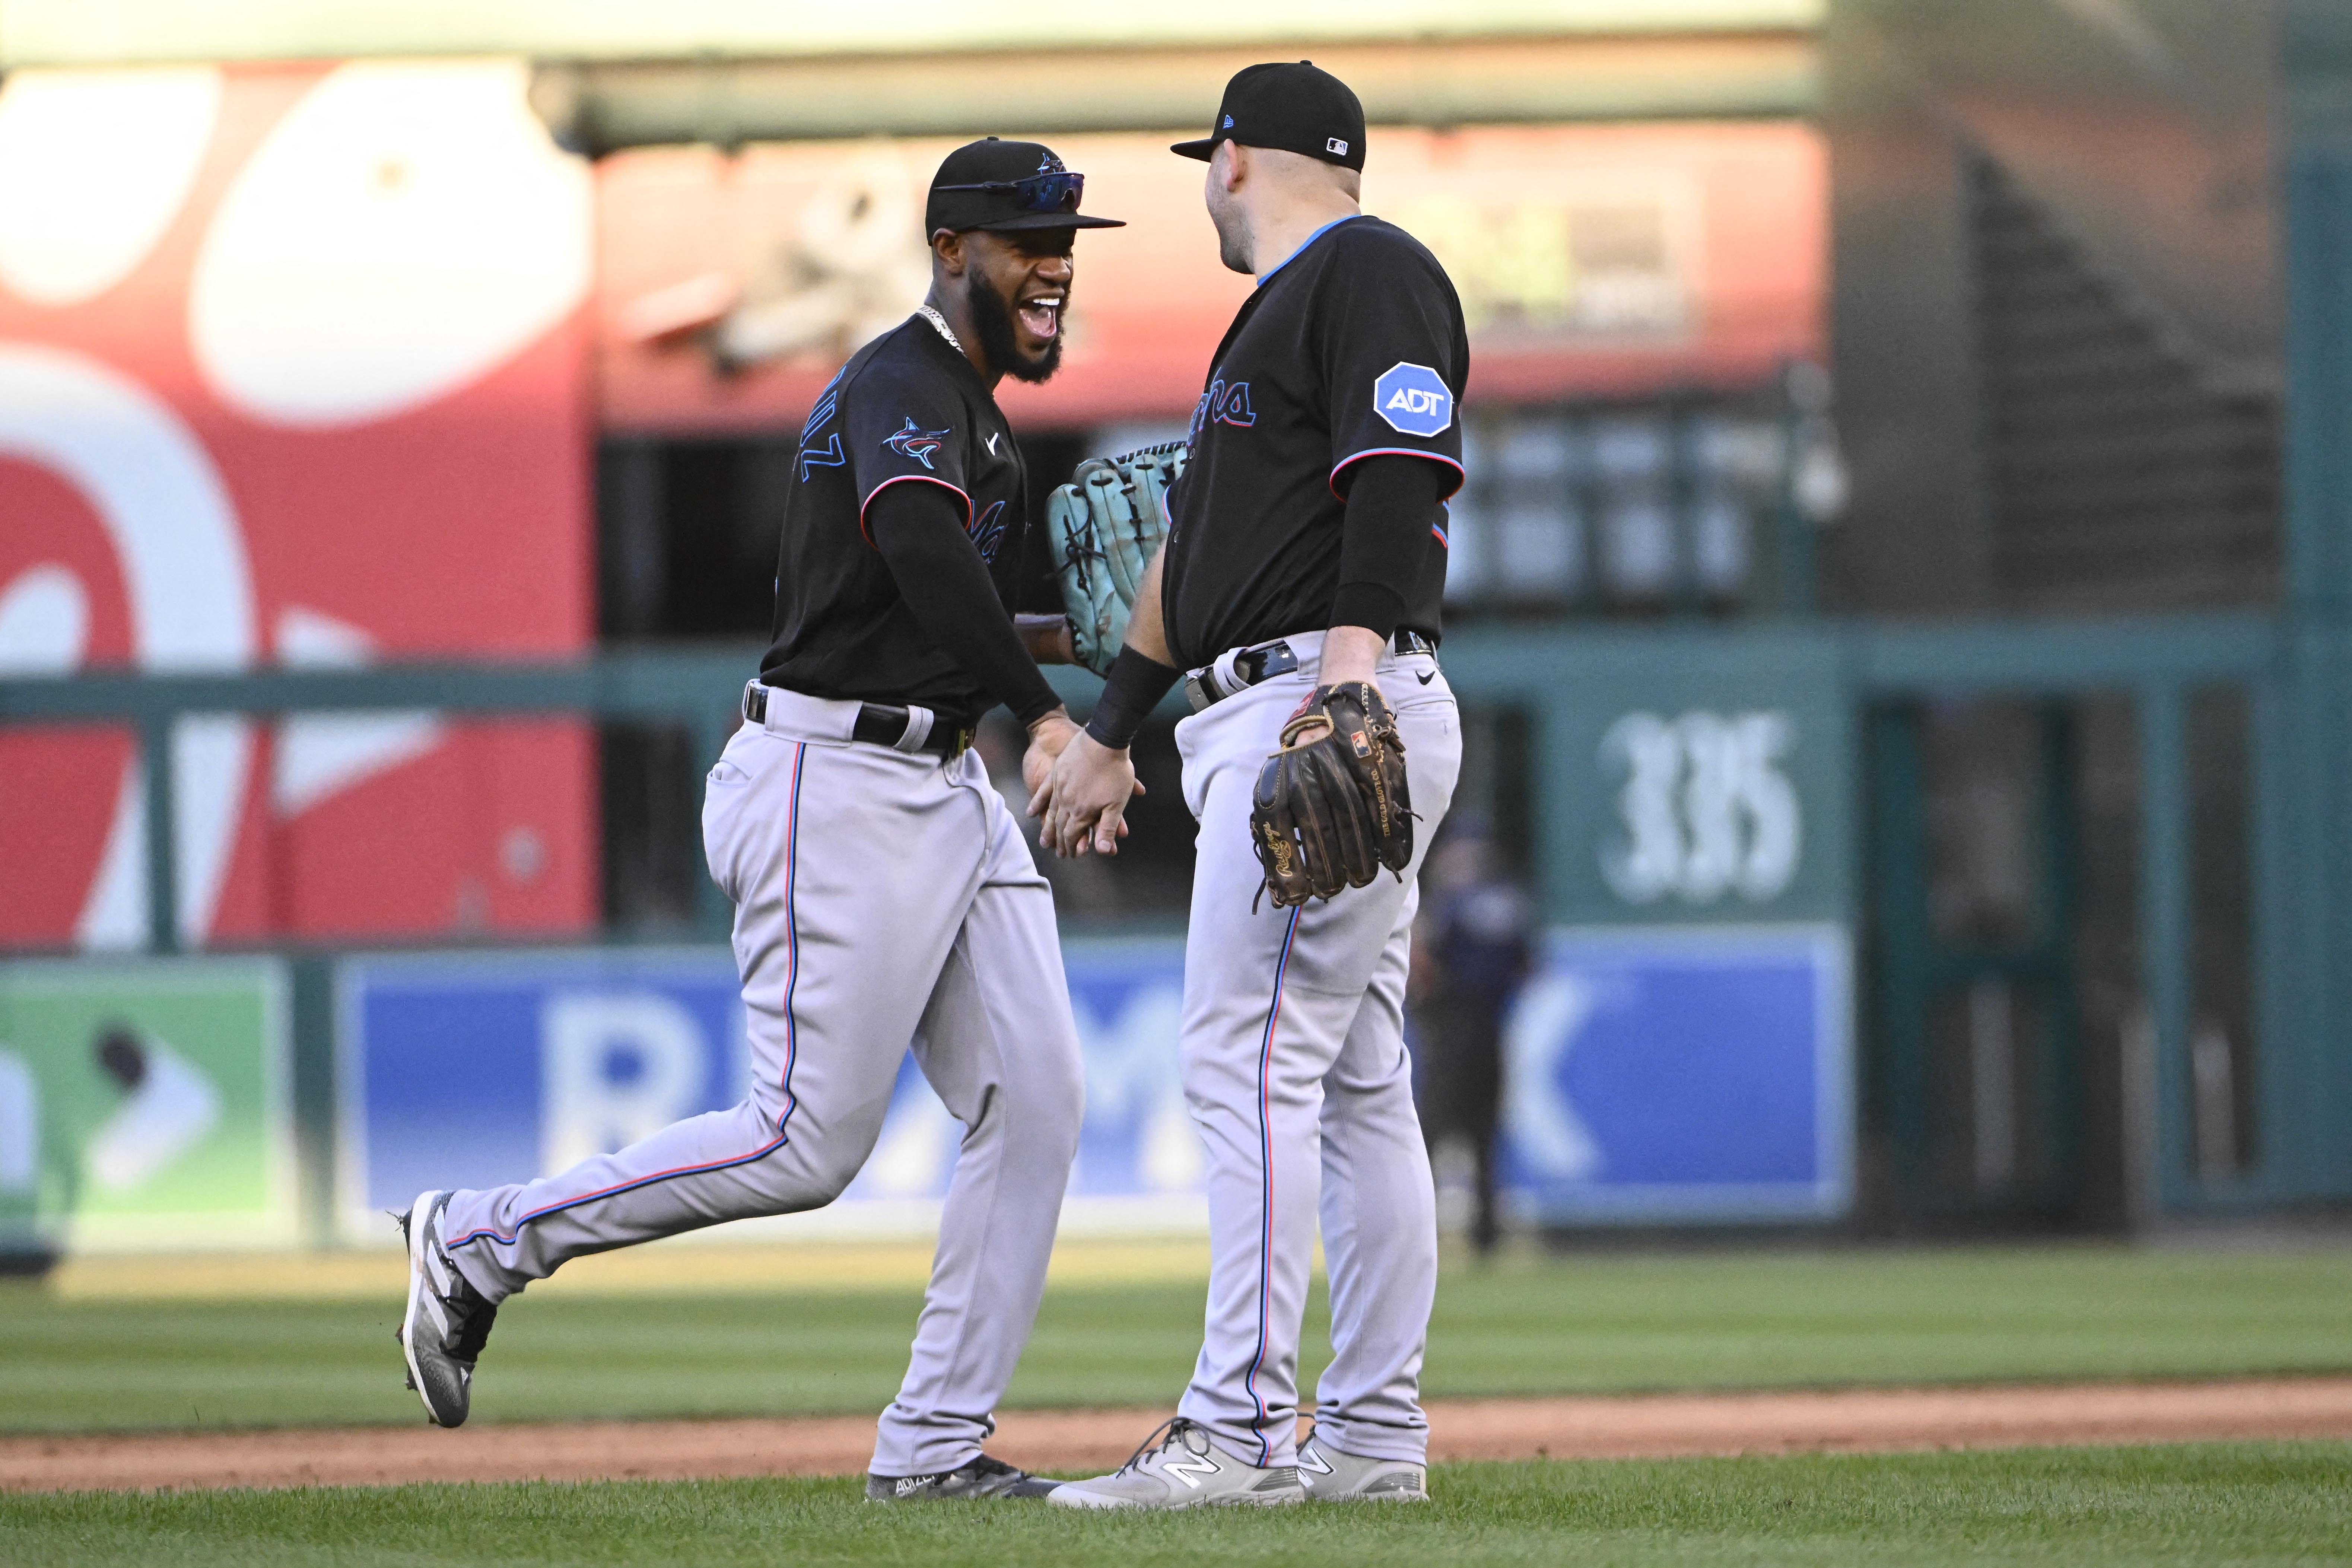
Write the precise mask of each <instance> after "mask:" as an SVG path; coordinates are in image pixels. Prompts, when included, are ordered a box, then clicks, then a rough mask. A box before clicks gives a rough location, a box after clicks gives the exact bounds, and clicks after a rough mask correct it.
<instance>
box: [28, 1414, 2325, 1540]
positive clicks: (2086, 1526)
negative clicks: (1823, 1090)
mask: <svg viewBox="0 0 2352 1568" xmlns="http://www.w3.org/2000/svg"><path fill="white" fill-rule="evenodd" d="M1431 1486H1432V1490H1433V1492H1434V1494H1435V1496H1436V1500H1435V1501H1434V1502H1433V1504H1432V1505H1431V1506H1430V1507H1428V1508H1425V1509H1414V1508H1399V1507H1395V1506H1393V1505H1390V1506H1373V1507H1348V1506H1344V1505H1328V1504H1327V1505H1323V1506H1319V1507H1312V1506H1310V1507H1307V1508H1297V1509H1289V1510H1282V1511H1280V1512H1276V1513H1257V1512H1251V1513H1247V1514H1244V1513H1241V1512H1238V1511H1234V1510H1223V1511H1219V1512H1215V1513H1198V1514H1173V1515H1170V1514H1160V1515H1150V1516H1132V1515H1129V1516H1122V1517H1116V1518H1106V1517H1102V1516H1097V1515H1073V1514H1070V1513H1067V1512H1065V1511H1064V1510H1058V1509H1053V1508H1050V1507H1048V1506H1046V1505H1044V1504H1039V1503H994V1504H982V1505H977V1506H967V1505H931V1506H925V1507H914V1508H880V1507H874V1506H870V1505H868V1504H866V1503H864V1502H862V1501H860V1500H857V1497H856V1491H855V1489H854V1486H853V1483H850V1482H847V1481H724V1482H717V1481H714V1482H698V1483H691V1484H683V1485H668V1486H663V1485H655V1484H650V1483H619V1484H607V1485H599V1486H579V1487H566V1486H549V1485H530V1486H494V1487H431V1488H426V1487H411V1488H402V1489H387V1490H380V1491H360V1490H352V1491H285V1492H249V1491H247V1492H214V1493H177V1494H173V1493H164V1494H148V1495H144V1496H134V1497H108V1496H98V1495H91V1494H87V1493H85V1494H79V1495H76V1496H69V1497H48V1498H0V1562H6V1563H10V1564H12V1565H13V1568H37V1565H42V1564H53V1563H54V1564H64V1563H117V1562H140V1563H157V1564H164V1565H167V1568H183V1565H185V1568H195V1565H199V1564H212V1563H224V1564H226V1563H237V1564H256V1565H261V1568H275V1565H278V1564H298V1563H333V1564H338V1565H344V1564H358V1563H447V1564H471V1563H692V1564H695V1565H696V1568H720V1565H723V1564H729V1563H758V1564H761V1565H763V1568H764V1565H767V1564H772V1563H795V1564H799V1563H845V1564H848V1563H888V1564H907V1563H959V1564H975V1565H992V1564H1007V1565H1017V1568H1063V1565H1076V1564H1094V1563H1108V1562H1117V1563H1121V1564H1123V1565H1125V1568H1150V1565H1156V1564H1169V1565H1172V1568H1199V1565H1201V1564H1207V1563H1214V1564H1254V1563H1267V1564H1278V1565H1280V1568H1318V1565H1320V1564H1327V1563H1328V1564H1345V1565H1346V1568H1380V1565H1382V1564H1400V1565H1404V1568H1428V1565H1430V1564H1433V1563H1443V1564H1447V1565H1449V1568H1451V1565H1454V1564H1478V1563H1576V1564H1579V1565H1580V1568H1603V1565H1606V1564H1618V1563H1627V1564H1636V1563H1640V1564H1646V1563H1818V1564H1831V1565H1836V1564H1847V1563H1853V1564H1862V1563H1927V1564H1935V1563H2000V1564H2021V1563H2063V1564H2067V1565H2069V1568H2097V1565H2101V1564H2108V1563H2114V1564H2126V1563H2129V1564H2173V1563H2181V1564H2186V1563H2230V1564H2242V1565H2250V1564H2264V1563H2281V1564H2284V1563H2337V1562H2347V1561H2352V1523H2347V1521H2352V1447H2347V1446H2346V1445H2341V1444H2317V1443H2313V1444H2233V1445H2214V1446H2208V1447H2178V1448H2159V1449H2145V1448H2143V1449H2129V1448H2125V1449H2077V1450H2071V1451H2054V1450H2039V1451H2036V1450H2024V1451H2018V1452H2011V1453H1992V1454H1988V1453H1971V1454H1926V1455H1905V1456H1899V1457H1869V1456H1841V1457H1835V1458H1782V1459H1722V1460H1681V1461H1676V1462H1674V1463H1664V1464H1657V1463H1646V1464H1645V1463H1607V1464H1559V1463H1532V1464H1519V1465H1455V1466H1448V1467H1444V1468H1440V1469H1439V1470H1438V1471H1437V1472H1436V1473H1435V1474H1434V1475H1433V1477H1432V1478H1431Z"/></svg>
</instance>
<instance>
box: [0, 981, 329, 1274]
mask: <svg viewBox="0 0 2352 1568" xmlns="http://www.w3.org/2000/svg"><path fill="white" fill-rule="evenodd" d="M288 1024H289V1020H288V1016H287V984H286V974H285V968H284V966H283V965H282V964H280V963H277V962H275V961H271V960H254V959H178V960H173V961H168V962H160V963H159V962H142V961H127V962H122V963H88V962H81V963H16V964H11V965H9V966H8V967H7V968H6V969H5V971H0V1252H9V1251H23V1250H27V1249H28V1248H29V1247H43V1246H46V1247H74V1248H79V1249H88V1248H93V1247H100V1248H102V1247H170V1248H178V1247H265V1246H267V1247H275V1246H286V1245H290V1244H291V1243H292V1242H293V1241H294V1239H295V1215H294V1121H293V1111H292V1096H291V1079H290V1074H289V1032H288Z"/></svg>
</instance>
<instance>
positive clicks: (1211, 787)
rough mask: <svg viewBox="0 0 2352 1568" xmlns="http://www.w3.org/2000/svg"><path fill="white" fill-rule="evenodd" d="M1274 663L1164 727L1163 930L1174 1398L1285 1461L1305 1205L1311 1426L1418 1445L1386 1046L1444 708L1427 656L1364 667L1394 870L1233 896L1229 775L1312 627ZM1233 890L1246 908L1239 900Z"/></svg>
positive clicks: (1406, 1067)
mask: <svg viewBox="0 0 2352 1568" xmlns="http://www.w3.org/2000/svg"><path fill="white" fill-rule="evenodd" d="M1284 640H1285V641H1286V642H1288V643H1289V644H1290V645H1291V647H1292V648H1293V649H1294V650H1296V651H1297V652H1298V653H1299V656H1300V664H1299V668H1298V669H1297V671H1295V672H1294V673H1291V674H1288V675H1281V676H1276V677H1274V678H1273V679H1268V680H1265V681H1263V682H1261V683H1259V684H1258V685H1256V686H1253V687H1250V688H1247V689H1244V690H1243V691H1241V692H1239V693H1237V694H1235V695H1234V696H1232V697H1229V698H1226V699H1225V700H1223V701H1221V702H1218V703H1216V704H1214V705H1213V706H1212V707H1210V708H1208V709H1206V710H1203V711H1202V712H1200V713H1196V714H1194V715H1193V716H1192V718H1190V719H1187V720H1185V721H1183V722H1181V723H1180V724H1178V725H1177V726H1176V743H1177V746H1178V749H1179V750H1180V751H1181V753H1182V756H1183V763H1184V799H1185V804H1186V805H1189V806H1191V807H1192V815H1193V816H1195V817H1197V818H1198V819H1199V820H1200V824H1201V829H1200V835H1199V837H1198V840H1197V845H1198V849H1197V854H1196V858H1195V859H1194V862H1193V870H1192V935H1191V940H1190V942H1188V943H1187V945H1186V947H1185V950H1184V1026H1183V1027H1184V1033H1183V1068H1184V1095H1185V1099H1186V1100H1187V1101H1188V1103H1189V1104H1190V1107H1191V1110H1192V1120H1193V1121H1194V1122H1195V1124H1197V1125H1198V1126H1199V1128H1200V1130H1201V1136H1202V1141H1203V1142H1205V1143H1206V1145H1207V1149H1208V1189H1209V1237H1210V1244H1211V1253H1212V1258H1211V1263H1210V1274H1209V1302H1208V1321H1207V1328H1206V1332H1205V1333H1204V1334H1203V1335H1202V1343H1201V1357H1200V1361H1199V1363H1198V1365H1197V1366H1196V1367H1195V1368H1194V1370H1193V1373H1192V1386H1191V1387H1190V1388H1188V1389H1186V1390H1185V1393H1184V1397H1183V1400H1182V1402H1181V1405H1180V1406H1179V1410H1180V1413H1181V1414H1182V1415H1187V1416H1190V1417H1191V1418H1192V1419H1193V1420H1195V1421H1198V1422H1200V1423H1201V1424H1202V1426H1205V1427H1207V1428H1208V1430H1209V1433H1210V1435H1211V1436H1212V1437H1213V1439H1214V1440H1215V1441H1216V1443H1217V1444H1218V1446H1219V1447H1223V1448H1224V1449H1225V1450H1227V1451H1228V1452H1230V1453H1232V1454H1234V1456H1235V1457H1237V1458H1241V1459H1244V1460H1245V1461H1247V1462H1248V1463H1250V1464H1253V1465H1289V1464H1293V1463H1295V1462H1296V1461H1297V1443H1296V1436H1295V1435H1296V1430H1297V1416H1298V1336H1299V1327H1300V1320H1301V1318H1302V1316H1303V1314H1304V1312H1305V1310H1306V1305H1307V1276H1308V1272H1309V1269H1310V1268H1311V1265H1312V1263H1313V1257H1314V1250H1315V1233H1316V1229H1317V1225H1318V1218H1319V1221H1320V1225H1321V1229H1322V1233H1323V1256H1324V1264H1325V1268H1326V1269H1327V1271H1328V1275H1329V1278H1330V1284H1331V1343H1332V1351H1333V1357H1332V1362H1331V1364H1330V1365H1329V1366H1328V1367H1327V1368H1326V1369H1325V1370H1324V1373H1323V1376H1322V1379H1321V1381H1320V1382H1319V1383H1318V1385H1317V1387H1316V1391H1315V1426H1316V1431H1317V1433H1318V1436H1320V1437H1321V1438H1322V1439H1324V1440H1326V1441H1328V1442H1329V1443H1330V1444H1331V1446H1332V1447H1336V1448H1339V1450H1340V1451H1341V1452H1343V1453H1349V1454H1357V1455H1361V1456H1363V1457H1365V1458H1381V1459H1410V1460H1414V1461H1420V1460H1422V1459H1423V1458H1425V1457H1426V1455H1427V1453H1428V1447H1429V1423H1428V1420H1427V1418H1426V1417H1424V1416H1423V1414H1422V1409H1421V1399H1420V1394H1421V1360H1422V1350H1423V1345H1424V1343H1425V1342H1426V1341H1427V1338H1428V1332H1429V1312H1430V1307H1431V1305H1432V1303H1433V1300H1435V1296H1436V1289H1437V1207H1436V1198H1435V1194H1434V1192H1433V1188H1432V1185H1431V1183H1430V1174H1429V1156H1428V1152H1427V1150H1426V1148H1425V1147H1424V1145H1423V1142H1422V1135H1421V1121H1420V1118H1419V1117H1418V1116H1417V1115H1416V1114H1415V1112H1414V1110H1413V1104H1412V1066H1411V1063H1410V1062H1409V1061H1408V1059H1407V1058H1406V1056H1405V1048H1404V984H1405V969H1406V963H1407V959H1408V956H1409V954H1410V952H1411V931H1412V917H1413V911H1414V910H1415V908H1416V907H1417V904H1418V900H1419V890H1418V886H1417V883H1416V881H1415V879H1416V878H1417V877H1418V876H1419V874H1420V869H1421V860H1422V857H1423V855H1424V854H1425V853H1426V851H1427V849H1428V846H1429V840H1430V837H1431V835H1432V834H1433V833H1434V832H1435V831H1436V828H1437V825H1438V823H1439V822H1440V821H1441V820H1442V819H1443V818H1444V816H1445V808H1446V806H1447V805H1449V804H1450V803H1451V802H1452V800H1453V797H1454V775H1455V774H1456V773H1457V772H1458V771H1459V770H1460V767H1461V763H1462V729H1461V723H1460V719H1459V715H1458V713H1457V711H1456V709H1455V706H1454V694H1453V692H1452V691H1451V690H1450V689H1448V688H1447V686H1446V684H1445V678H1444V676H1443V675H1441V674H1440V673H1438V669H1437V661H1436V660H1435V659H1434V658H1432V657H1430V656H1429V655H1427V654H1409V655H1402V656H1398V655H1391V656H1389V657H1388V658H1383V659H1382V660H1381V663H1380V666H1379V668H1378V670H1377V672H1376V674H1377V679H1378V680H1379V683H1380V687H1381V693H1382V694H1383V695H1384V696H1386V697H1387V698H1388V700H1389V701H1390V702H1391V704H1392V705H1393V706H1394V708H1395V709H1396V714H1397V729H1398V731H1399V733H1400V734H1402V736H1403V738H1404V743H1405V753H1404V754H1405V768H1406V773H1407V779H1408V784H1409V785H1410V788H1411V790H1412V808H1413V810H1414V811H1416V812H1418V813H1419V814H1420V816H1421V820H1420V821H1419V822H1417V823H1415V824H1414V825H1413V830H1414V837H1413V860H1412V867H1411V868H1409V869H1408V870H1407V872H1406V874H1405V876H1404V879H1402V881H1400V880H1399V879H1396V878H1395V877H1393V876H1391V875H1390V874H1389V873H1387V872H1385V871H1383V872H1381V874H1380V875H1379V876H1377V877H1375V878H1374V879H1372V882H1371V884H1370V886H1368V887H1362V888H1350V889H1346V890H1345V891H1343V892H1341V893H1340V894H1339V897H1338V898H1336V899H1331V900H1311V901H1309V902H1308V903H1307V904H1304V905H1302V906H1300V907H1299V908H1297V909H1290V910H1280V909H1276V908H1275V907H1274V905H1273V904H1272V903H1269V902H1264V901H1256V894H1257V890H1258V887H1259V883H1260V881H1261V879H1262V872H1261V870H1260V868H1259V866H1258V861H1257V856H1256V854H1255V851H1254V850H1253V849H1252V847H1251V838H1250V826H1249V816H1250V795H1251V792H1252V790H1253V788H1254V787H1255V784H1256V782H1257V773H1258V768H1259V764H1260V763H1263V762H1264V761H1265V756H1266V753H1268V752H1272V751H1274V750H1275V749H1276V747H1277V746H1279V745H1280V743H1281V732H1282V727H1283V724H1284V722H1285V721H1286V720H1288V719H1289V717H1290V716H1291V714H1292V712H1293V711H1295V710H1297V706H1298V703H1299V701H1300V700H1301V699H1302V698H1304V697H1306V696H1307V694H1308V693H1309V692H1310V691H1312V690H1313V689H1314V687H1315V683H1316V679H1317V671H1318V667H1319V665H1318V654H1319V651H1320V648H1321V641H1322V639H1321V637H1320V635H1319V634H1314V633H1309V634H1307V635H1305V636H1299V637H1288V638H1286V639H1284ZM1254 901H1255V908H1254V907H1253V903H1254Z"/></svg>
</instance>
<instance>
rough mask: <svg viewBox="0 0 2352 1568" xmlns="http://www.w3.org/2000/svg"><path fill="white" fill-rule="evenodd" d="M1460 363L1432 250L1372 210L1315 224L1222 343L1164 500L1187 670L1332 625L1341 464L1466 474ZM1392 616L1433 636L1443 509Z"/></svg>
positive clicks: (1166, 576)
mask: <svg viewBox="0 0 2352 1568" xmlns="http://www.w3.org/2000/svg"><path fill="white" fill-rule="evenodd" d="M1469 368H1470V342H1469V337H1468V334H1467V332H1466V331H1465V329H1464V327H1463V323H1462V302H1461V300H1459V299H1457V298H1456V297H1455V295H1454V285H1453V284H1452V283H1451V282H1450V281H1448V279H1446V276H1445V271H1444V268H1441V267H1440V266H1439V265H1438V264H1437V258H1435V257H1433V256H1432V255H1431V254H1430V253H1429V251H1428V249H1427V247H1424V246H1423V244H1422V243H1421V242H1420V241H1419V240H1417V239H1415V238H1413V237H1412V236H1411V235H1409V234H1407V233H1405V232H1404V230H1402V229H1401V228H1398V227H1397V226H1395V225H1393V224H1389V223H1383V222H1381V220H1380V219H1379V218H1376V217H1352V218H1344V219H1342V220H1340V221H1339V222H1338V223H1335V224H1332V225H1329V226H1327V227H1325V228H1323V229H1320V230H1318V231H1317V233H1316V234H1315V235H1313V236H1312V237H1309V238H1308V239H1307V243H1306V244H1304V245H1302V246H1300V247H1298V249H1297V252H1295V253H1294V254H1293V255H1292V256H1291V258H1289V259H1288V260H1287V261H1285V262H1284V263H1283V264H1282V265H1281V266H1279V267H1277V268H1275V270H1274V271H1273V272H1272V273H1271V274H1269V275H1268V276H1267V277H1266V278H1265V279H1263V280H1262V281H1261V282H1260V283H1259V285H1258V287H1257V291H1256V292H1255V293H1254V294H1252V295H1251V296H1250V297H1249V299H1248V300H1246V301H1245V302H1244V304H1243V306H1242V308H1241V312H1240V313H1239V314H1238V315H1236V316H1235V317H1234V324H1233V325H1232V326H1230V327H1228V328H1227V329H1225V336H1224V341H1223V342H1221V343H1219V344H1218V345H1217V353H1216V358H1215V360H1214V362H1213V368H1212V369H1211V370H1210V372H1209V383H1208V386H1207V388H1206V390H1204V391H1203V392H1202V394H1201V402H1200V405H1199V406H1198V407H1196V408H1195V409H1194V410H1193V413H1192V452H1191V456H1190V458H1189V459H1188V461H1187V464H1186V467H1185V470H1184V478H1183V479H1182V480H1181V482H1180V483H1179V484H1178V485H1177V487H1176V489H1175V490H1174V492H1173V493H1172V494H1171V496H1170V498H1169V510H1170V528H1169V533H1168V543H1167V546H1166V552H1167V559H1166V564H1165V565H1164V566H1162V567H1161V569H1160V570H1161V581H1160V595H1161V596H1160V606H1161V609H1162V611H1163V612H1164V614H1165V616H1166V622H1167V632H1168V646H1169V648H1170V650H1171V652H1172V653H1173V654H1174V655H1175V658H1176V662H1177V664H1178V666H1179V667H1180V668H1192V667H1197V666H1200V665H1203V664H1207V663H1208V662H1209V661H1210V660H1212V659H1213V658H1216V657H1217V656H1218V655H1219V654H1221V653H1223V651H1224V650H1225V649H1227V648H1229V647H1245V646H1247V645H1249V644H1251V643H1258V642H1265V641H1268V640H1270V639H1272V638H1275V637H1283V636H1286V635H1287V634H1288V633H1291V632H1303V631H1320V630H1322V629H1324V628H1325V627H1328V626H1329V625H1330V624H1331V599H1332V595H1334V594H1335V593H1337V592H1338V590H1339V543H1340V527H1341V523H1342V521H1343V519H1344V517H1345V514H1346V510H1347V504H1346V501H1345V500H1343V499H1342V498H1343V496H1344V493H1345V491H1346V489H1347V484H1348V476H1347V469H1348V467H1349V465H1350V464H1352V463H1355V462H1358V461H1360V460H1361V459H1363V458H1370V457H1375V456H1378V455H1381V454H1383V453H1390V452H1403V453H1411V454H1413V455H1416V456H1421V457H1426V458H1432V459H1433V460H1435V461H1436V462H1439V463H1442V464H1444V466H1445V468H1447V469H1448V470H1450V471H1449V473H1448V475H1447V477H1446V479H1445V481H1444V484H1443V485H1442V486H1441V487H1440V489H1439V492H1438V493H1439V496H1440V497H1441V499H1442V498H1444V497H1445V496H1450V495H1452V494H1453V493H1454V490H1455V489H1459V488H1460V486H1461V482H1462V425H1461V421H1460V420H1459V419H1458V418H1457V417H1456V410H1457V409H1458V407H1459V405H1460V403H1461V397H1462V384H1463V381H1464V379H1465V377H1466V376H1467V375H1468V374H1469ZM1399 588H1400V591H1401V592H1402V595H1403V597H1404V602H1405V615H1404V617H1403V620H1402V623H1401V624H1402V626H1409V627H1411V628H1412V629H1414V630H1416V631H1421V632H1425V633H1427V634H1428V635H1430V636H1431V637H1435V636H1436V635H1437V632H1438V602H1439V600H1440V598H1441V597H1442V596H1443V595H1444V588H1445V509H1444V506H1443V505H1439V506H1437V507H1434V508H1433V509H1432V510H1431V514H1430V538H1429V541H1428V546H1427V550H1426V552H1425V554H1424V555H1423V560H1422V564H1421V567H1420V571H1419V573H1418V574H1417V576H1416V577H1415V580H1414V581H1413V582H1412V584H1399Z"/></svg>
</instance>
